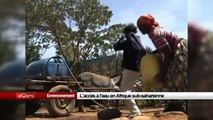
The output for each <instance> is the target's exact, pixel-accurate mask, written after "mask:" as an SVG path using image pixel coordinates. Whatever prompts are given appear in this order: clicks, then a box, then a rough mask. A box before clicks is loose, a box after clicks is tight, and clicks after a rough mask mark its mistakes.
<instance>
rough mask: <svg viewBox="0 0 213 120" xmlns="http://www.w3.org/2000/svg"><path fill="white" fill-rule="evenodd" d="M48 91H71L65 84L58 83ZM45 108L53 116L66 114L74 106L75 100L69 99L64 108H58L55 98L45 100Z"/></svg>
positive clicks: (71, 110)
mask: <svg viewBox="0 0 213 120" xmlns="http://www.w3.org/2000/svg"><path fill="white" fill-rule="evenodd" d="M49 92H72V90H71V89H70V88H69V87H67V86H65V85H58V86H55V87H53V88H52V89H50V91H49ZM46 108H47V110H48V112H49V113H50V114H51V115H53V116H55V117H63V116H68V115H69V114H70V113H71V112H73V111H74V108H75V100H70V101H69V104H68V105H67V106H66V109H60V108H58V107H57V105H56V100H55V99H51V100H46Z"/></svg>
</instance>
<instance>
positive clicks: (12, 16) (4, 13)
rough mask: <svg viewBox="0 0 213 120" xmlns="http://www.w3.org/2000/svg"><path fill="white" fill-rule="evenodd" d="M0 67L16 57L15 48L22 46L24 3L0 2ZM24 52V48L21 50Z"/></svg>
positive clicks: (17, 0) (19, 1) (20, 1)
mask: <svg viewBox="0 0 213 120" xmlns="http://www.w3.org/2000/svg"><path fill="white" fill-rule="evenodd" d="M0 4H1V9H0V16H1V18H0V24H1V26H0V55H1V59H0V65H2V64H3V63H6V62H8V61H10V60H14V59H16V58H17V57H18V55H17V51H16V48H17V47H19V49H20V45H23V44H24V20H25V15H24V14H25V12H24V10H25V9H24V1H22V0H15V1H13V2H12V3H11V1H8V0H1V1H0ZM22 49H23V50H24V47H23V48H22Z"/></svg>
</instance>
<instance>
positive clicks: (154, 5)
mask: <svg viewBox="0 0 213 120" xmlns="http://www.w3.org/2000/svg"><path fill="white" fill-rule="evenodd" d="M100 2H101V4H103V5H106V6H108V7H109V9H110V10H112V13H113V16H112V18H111V21H110V23H109V25H113V24H118V23H124V24H128V23H134V24H136V21H137V19H138V18H139V17H140V16H141V15H144V14H147V13H149V14H152V15H153V16H154V17H155V18H156V20H157V21H158V22H159V24H160V26H162V27H165V28H166V29H168V30H169V31H172V32H174V33H176V34H177V35H179V36H180V37H183V38H186V37H187V0H137V1H133V0H100ZM137 34H138V35H139V36H140V37H141V39H142V43H143V45H144V46H148V47H151V48H152V49H153V50H154V49H155V47H154V46H153V44H152V42H151V41H150V39H149V38H148V37H147V35H142V34H141V33H140V32H138V33H137ZM54 55H55V49H54V47H52V48H50V49H49V50H47V51H46V52H45V53H44V55H43V56H42V58H46V57H51V56H54Z"/></svg>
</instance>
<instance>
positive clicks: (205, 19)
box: [188, 0, 213, 31]
mask: <svg viewBox="0 0 213 120" xmlns="http://www.w3.org/2000/svg"><path fill="white" fill-rule="evenodd" d="M212 5H213V1H212V0H188V20H189V21H194V22H196V23H198V24H200V25H201V26H203V27H205V28H207V29H209V30H211V31H213V15H212V12H213V7H212Z"/></svg>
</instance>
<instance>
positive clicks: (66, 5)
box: [26, 0, 124, 69]
mask: <svg viewBox="0 0 213 120" xmlns="http://www.w3.org/2000/svg"><path fill="white" fill-rule="evenodd" d="M26 5H27V9H26V10H27V18H26V30H27V31H26V33H27V35H28V36H29V40H32V39H34V40H36V42H37V44H40V45H41V48H43V47H46V48H48V46H49V44H50V43H57V44H60V46H58V45H57V47H56V49H57V54H61V50H62V51H63V53H64V54H65V56H66V57H67V58H68V59H70V60H71V65H72V66H75V65H77V64H79V63H80V62H81V61H82V60H86V59H89V58H90V59H91V58H97V57H99V56H100V55H106V54H107V52H108V51H109V50H110V49H112V43H114V42H115V41H116V40H118V38H119V37H120V36H121V31H122V29H123V27H124V25H122V24H116V25H111V26H108V23H109V22H110V18H111V17H112V15H113V14H112V11H111V10H109V7H107V6H105V5H101V4H100V1H98V0H62V1H58V0H37V1H33V0H27V1H26ZM78 67H79V66H78ZM78 69H79V68H78Z"/></svg>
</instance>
